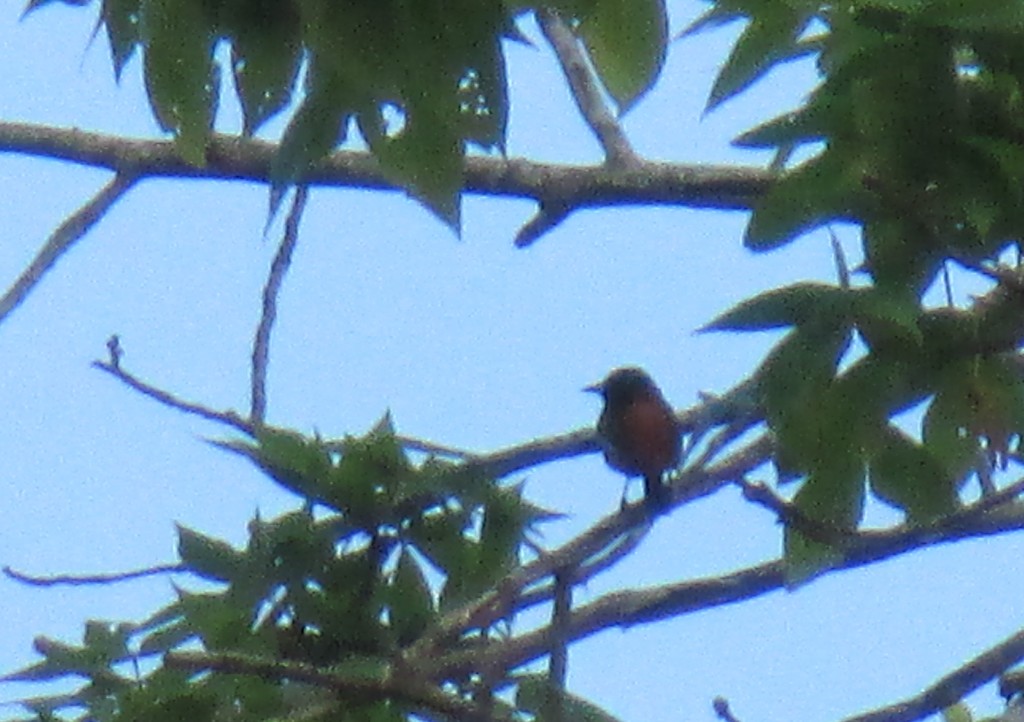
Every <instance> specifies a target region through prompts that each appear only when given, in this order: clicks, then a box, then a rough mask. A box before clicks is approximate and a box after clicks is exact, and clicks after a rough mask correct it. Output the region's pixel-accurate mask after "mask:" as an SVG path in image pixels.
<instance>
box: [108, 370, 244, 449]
mask: <svg viewBox="0 0 1024 722" xmlns="http://www.w3.org/2000/svg"><path fill="white" fill-rule="evenodd" d="M113 358H114V359H116V357H113ZM92 365H93V367H94V368H98V369H99V370H100V371H105V372H106V373H108V374H110V375H111V376H113V377H114V378H116V379H117V380H119V381H121V382H123V383H125V384H127V385H128V386H130V387H132V388H133V389H135V390H136V391H138V392H139V393H141V394H143V395H145V396H148V397H149V398H151V399H154V400H156V401H159V402H160V403H161V404H163V405H164V406H168V407H170V408H172V409H177V410H178V411H182V412H184V413H186V414H192V415H193V416H199V417H200V418H203V419H207V420H208V421H216V422H217V423H220V424H226V425H228V426H231V427H234V428H236V429H238V430H239V431H241V432H242V433H243V434H246V435H247V436H252V435H253V432H254V428H253V425H252V424H251V423H249V422H248V421H246V420H245V419H243V418H242V417H241V416H239V415H238V414H237V413H236V412H234V411H216V410H214V409H211V408H209V407H206V406H203V405H202V404H197V403H193V402H191V401H185V400H183V399H179V398H178V397H177V396H174V395H173V394H171V393H168V392H167V391H164V390H162V389H158V388H156V387H155V386H151V385H150V384H147V383H146V382H145V381H142V380H140V379H138V378H136V377H135V376H133V375H132V374H130V373H128V372H127V371H125V370H124V369H122V368H121V366H120V363H117V362H115V360H113V359H112V360H111V361H93V362H92Z"/></svg>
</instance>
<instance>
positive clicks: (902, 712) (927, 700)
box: [844, 630, 1024, 722]
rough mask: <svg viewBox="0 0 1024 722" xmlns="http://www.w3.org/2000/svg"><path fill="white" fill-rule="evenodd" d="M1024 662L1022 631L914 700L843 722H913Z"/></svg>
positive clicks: (937, 682)
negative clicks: (1023, 660)
mask: <svg viewBox="0 0 1024 722" xmlns="http://www.w3.org/2000/svg"><path fill="white" fill-rule="evenodd" d="M1022 659H1024V630H1022V631H1020V632H1017V633H1016V634H1014V635H1012V636H1010V637H1008V638H1007V639H1005V640H1004V641H1002V642H1000V643H999V644H997V645H996V646H994V647H992V648H991V649H989V650H987V651H985V652H982V653H981V654H979V655H978V656H977V657H975V658H974V659H972V660H971V661H969V662H968V663H967V664H965V665H963V666H962V667H958V668H957V669H955V670H953V671H952V672H950V673H949V674H947V675H946V676H944V677H942V678H941V679H939V680H938V681H936V682H935V684H933V685H932V686H930V687H928V688H927V689H926V690H924V691H923V692H921V693H920V694H918V695H915V696H914V697H911V698H909V699H906V700H904V701H902V702H897V703H896V704H892V705H889V706H887V707H882V708H881V709H877V710H874V711H872V712H867V713H865V714H860V715H855V716H853V717H848V718H847V719H846V720H844V722H915V721H916V720H921V719H924V718H925V717H927V716H929V715H932V714H935V713H936V712H941V711H942V710H944V709H946V708H947V707H949V706H951V705H954V704H956V703H957V702H959V701H960V700H961V699H963V698H964V697H966V696H967V695H969V694H970V693H971V692H973V691H974V690H976V689H978V688H979V687H982V686H984V685H986V684H988V683H989V682H991V681H992V680H994V679H995V678H996V677H998V676H999V675H1000V674H1002V673H1003V672H1005V671H1006V670H1007V669H1009V668H1010V667H1012V666H1013V665H1015V664H1017V663H1018V662H1020V661H1021V660H1022Z"/></svg>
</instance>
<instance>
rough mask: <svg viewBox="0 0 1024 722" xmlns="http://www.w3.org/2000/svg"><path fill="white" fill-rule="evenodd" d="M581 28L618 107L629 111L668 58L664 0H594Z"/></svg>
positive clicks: (623, 110)
mask: <svg viewBox="0 0 1024 722" xmlns="http://www.w3.org/2000/svg"><path fill="white" fill-rule="evenodd" d="M579 34H580V37H581V38H582V40H583V43H584V45H585V46H586V48H587V53H588V54H589V55H590V59H591V62H593V64H594V68H595V69H596V70H597V74H598V75H599V76H600V78H601V82H602V83H603V84H604V87H605V88H606V89H607V90H608V93H609V94H610V95H611V96H612V98H614V99H615V102H616V104H617V105H618V107H619V113H620V114H623V113H626V112H627V111H628V110H629V109H630V108H632V107H633V105H634V104H635V103H636V102H637V101H638V100H639V99H640V98H641V97H642V96H643V95H644V93H646V92H647V91H648V90H649V89H650V88H651V86H652V85H654V82H655V81H656V80H657V79H658V75H659V74H660V73H661V69H662V67H663V66H664V64H665V46H666V44H667V42H668V18H667V16H666V13H665V4H664V0H595V1H594V3H593V8H592V10H591V11H590V12H589V13H587V14H586V15H585V17H584V18H583V21H582V22H581V23H580V26H579Z"/></svg>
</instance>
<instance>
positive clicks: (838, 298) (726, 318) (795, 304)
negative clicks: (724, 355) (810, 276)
mask: <svg viewBox="0 0 1024 722" xmlns="http://www.w3.org/2000/svg"><path fill="white" fill-rule="evenodd" d="M853 300H854V294H852V293H851V292H849V291H848V290H846V289H842V288H838V287H836V286H829V285H826V284H824V283H810V282H806V283H796V284H793V285H792V286H785V287H783V288H776V289H772V290H770V291H766V292H764V293H762V294H759V295H757V296H755V297H753V298H750V299H746V300H744V301H741V302H740V303H738V304H737V305H736V306H733V307H732V308H731V309H729V310H728V311H726V312H725V313H723V314H722V315H720V316H718V317H717V318H715V319H714V320H713V321H711V322H710V323H709V324H707V325H706V326H703V327H701V328H700V331H702V332H703V331H761V330H766V329H774V328H781V327H784V326H800V325H803V324H806V323H809V322H812V321H814V322H819V321H820V322H823V323H828V324H830V325H836V326H838V325H841V324H842V323H844V322H845V321H846V318H847V315H848V311H849V309H850V307H851V306H852V304H853Z"/></svg>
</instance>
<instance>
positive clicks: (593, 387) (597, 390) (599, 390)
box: [581, 381, 604, 394]
mask: <svg viewBox="0 0 1024 722" xmlns="http://www.w3.org/2000/svg"><path fill="white" fill-rule="evenodd" d="M581 390H582V391H588V392H590V393H592V394H603V393H604V384H603V383H601V382H600V381H599V382H597V383H596V384H590V386H584V387H583V388H582V389H581Z"/></svg>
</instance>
